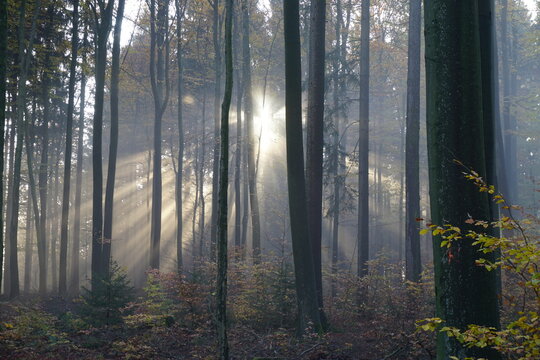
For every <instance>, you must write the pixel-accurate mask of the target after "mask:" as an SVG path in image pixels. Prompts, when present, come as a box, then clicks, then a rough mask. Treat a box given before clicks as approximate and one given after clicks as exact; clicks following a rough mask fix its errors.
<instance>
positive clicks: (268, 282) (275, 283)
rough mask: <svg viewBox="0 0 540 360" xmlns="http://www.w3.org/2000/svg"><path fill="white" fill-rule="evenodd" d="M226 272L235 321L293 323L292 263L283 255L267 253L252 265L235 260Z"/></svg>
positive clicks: (270, 324) (274, 324) (269, 324)
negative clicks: (267, 254)
mask: <svg viewBox="0 0 540 360" xmlns="http://www.w3.org/2000/svg"><path fill="white" fill-rule="evenodd" d="M229 273H230V284H231V286H230V293H229V297H230V309H231V313H232V314H233V320H234V321H237V322H239V323H240V324H243V325H245V326H251V327H255V328H258V327H263V328H279V327H290V326H293V321H294V318H295V314H296V292H295V288H294V273H293V269H292V265H291V263H290V262H289V261H288V259H287V258H286V257H283V256H281V257H280V256H273V255H269V256H267V257H265V258H264V259H262V261H261V262H260V263H259V264H253V265H250V264H248V263H247V262H236V263H234V264H233V265H232V267H231V269H230V271H229Z"/></svg>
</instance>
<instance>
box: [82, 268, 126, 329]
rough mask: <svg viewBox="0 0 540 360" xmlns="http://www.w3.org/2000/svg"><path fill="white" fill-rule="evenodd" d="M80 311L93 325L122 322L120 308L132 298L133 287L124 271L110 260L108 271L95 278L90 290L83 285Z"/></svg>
mask: <svg viewBox="0 0 540 360" xmlns="http://www.w3.org/2000/svg"><path fill="white" fill-rule="evenodd" d="M81 297H82V306H81V313H82V315H83V317H84V318H85V319H86V321H88V322H89V323H91V324H94V325H111V324H117V323H120V322H122V313H123V312H122V310H123V309H124V308H125V307H126V306H127V305H128V303H129V302H130V301H132V300H133V287H132V286H131V285H130V281H129V279H128V278H127V274H126V272H125V271H124V270H123V269H122V268H121V267H120V266H119V265H118V264H117V263H116V262H115V261H112V262H111V266H110V269H109V273H108V274H107V275H106V276H103V277H100V278H98V279H95V281H94V286H93V287H92V289H91V290H88V289H87V288H84V287H83V293H82V295H81Z"/></svg>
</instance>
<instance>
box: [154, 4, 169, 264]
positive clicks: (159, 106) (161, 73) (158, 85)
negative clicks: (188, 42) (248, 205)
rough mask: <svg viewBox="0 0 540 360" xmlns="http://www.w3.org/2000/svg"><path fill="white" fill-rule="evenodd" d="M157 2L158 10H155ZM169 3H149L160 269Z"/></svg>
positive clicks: (156, 245)
mask: <svg viewBox="0 0 540 360" xmlns="http://www.w3.org/2000/svg"><path fill="white" fill-rule="evenodd" d="M156 1H157V9H156ZM168 8H169V0H151V2H150V81H151V84H152V95H153V97H154V119H155V120H154V154H153V170H152V174H153V178H152V222H151V228H150V229H151V230H150V267H151V268H153V269H159V263H160V255H159V247H160V242H161V204H162V187H161V123H162V119H163V114H164V113H165V109H166V107H167V103H168V100H169V77H168V75H169V53H170V52H169V41H168V40H169V39H168V21H169V12H168Z"/></svg>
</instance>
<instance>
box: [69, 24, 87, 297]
mask: <svg viewBox="0 0 540 360" xmlns="http://www.w3.org/2000/svg"><path fill="white" fill-rule="evenodd" d="M84 29H85V30H86V29H87V27H86V23H85V25H84ZM87 36H88V35H87V31H84V37H83V42H82V46H83V47H85V48H86V47H87V45H88V44H87ZM85 60H86V49H85V51H83V53H82V64H84V63H85V62H86V61H85ZM85 95H86V71H85V69H84V68H82V67H81V99H80V110H79V111H80V114H79V133H78V134H77V169H76V175H75V212H74V219H73V246H72V248H71V283H70V292H71V293H73V294H77V293H78V292H79V250H80V237H81V202H82V201H81V197H82V196H81V195H82V194H81V193H82V169H83V161H84V155H83V146H84V143H83V141H84V106H85V104H86V101H85V100H86V96H85Z"/></svg>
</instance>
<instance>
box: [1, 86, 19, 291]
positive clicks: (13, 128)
mask: <svg viewBox="0 0 540 360" xmlns="http://www.w3.org/2000/svg"><path fill="white" fill-rule="evenodd" d="M15 81H16V80H15ZM13 88H14V90H13V91H14V93H13V94H12V96H13V98H12V106H11V113H12V116H11V124H10V126H9V127H10V131H9V141H8V149H9V150H8V154H7V165H8V173H7V179H8V182H7V189H6V206H5V207H6V230H5V239H6V242H5V248H4V255H5V261H4V268H3V269H4V276H3V277H4V293H5V294H8V293H9V285H10V284H9V281H10V278H9V269H10V261H9V256H8V254H9V251H10V248H11V246H10V240H11V236H10V233H9V232H10V227H9V225H8V224H11V215H12V204H13V200H12V197H13V164H14V157H15V137H16V136H17V134H16V126H17V105H16V102H17V101H16V99H17V96H16V89H15V86H14V87H13Z"/></svg>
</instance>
